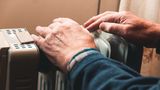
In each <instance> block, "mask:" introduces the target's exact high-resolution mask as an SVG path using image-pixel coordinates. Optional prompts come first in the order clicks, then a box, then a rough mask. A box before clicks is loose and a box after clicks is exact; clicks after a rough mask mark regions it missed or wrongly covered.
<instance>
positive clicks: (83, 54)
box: [67, 48, 98, 72]
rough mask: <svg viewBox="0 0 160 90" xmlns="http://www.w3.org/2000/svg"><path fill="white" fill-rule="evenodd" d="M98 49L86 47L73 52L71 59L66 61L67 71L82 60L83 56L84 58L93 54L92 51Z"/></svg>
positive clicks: (94, 51) (95, 51)
mask: <svg viewBox="0 0 160 90" xmlns="http://www.w3.org/2000/svg"><path fill="white" fill-rule="evenodd" d="M97 52H98V51H97V50H96V49H95V48H86V49H84V50H82V51H80V52H78V53H77V54H75V55H74V56H73V57H72V59H71V60H70V61H69V62H68V63H67V71H68V72H69V71H70V70H71V69H72V68H73V66H74V65H75V64H77V63H79V62H80V61H81V60H83V58H85V57H86V56H88V55H90V54H93V53H97Z"/></svg>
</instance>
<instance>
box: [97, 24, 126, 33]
mask: <svg viewBox="0 0 160 90" xmlns="http://www.w3.org/2000/svg"><path fill="white" fill-rule="evenodd" d="M127 27H128V25H122V24H118V23H110V22H102V23H101V24H100V25H99V28H100V29H101V30H103V31H105V32H109V33H112V34H116V35H119V36H124V35H126V32H127V30H126V28H127Z"/></svg>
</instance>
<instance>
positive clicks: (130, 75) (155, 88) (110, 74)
mask: <svg viewBox="0 0 160 90" xmlns="http://www.w3.org/2000/svg"><path fill="white" fill-rule="evenodd" d="M67 89H68V90H160V79H159V78H153V77H143V76H141V75H140V74H139V73H137V72H135V71H134V70H132V69H131V68H129V67H127V66H126V65H124V64H122V63H119V62H117V61H115V60H112V59H109V58H105V57H104V56H103V55H101V54H100V53H98V52H97V53H93V54H90V55H88V56H86V57H84V58H83V60H82V61H81V62H79V63H77V64H75V65H74V67H73V68H72V69H71V71H70V72H69V73H68V74H67Z"/></svg>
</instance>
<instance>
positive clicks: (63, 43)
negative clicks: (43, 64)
mask: <svg viewBox="0 0 160 90" xmlns="http://www.w3.org/2000/svg"><path fill="white" fill-rule="evenodd" d="M36 31H37V32H38V34H39V35H40V36H36V35H32V37H33V39H34V41H35V42H36V44H37V45H38V46H39V47H40V48H41V49H42V50H43V51H44V52H45V54H46V56H47V57H48V59H49V60H50V61H51V62H52V63H54V64H55V65H57V66H58V67H59V68H60V69H61V70H63V71H64V72H66V65H67V62H68V61H69V60H70V59H71V58H72V57H73V56H74V55H75V54H76V53H77V52H79V51H81V50H83V49H85V48H96V46H95V43H94V39H93V37H92V35H91V34H90V33H89V31H88V30H86V29H84V28H83V27H82V26H80V25H79V24H78V23H76V22H75V21H73V20H71V19H67V18H58V19H55V20H54V21H53V23H52V24H50V25H49V26H48V27H40V26H38V27H37V28H36Z"/></svg>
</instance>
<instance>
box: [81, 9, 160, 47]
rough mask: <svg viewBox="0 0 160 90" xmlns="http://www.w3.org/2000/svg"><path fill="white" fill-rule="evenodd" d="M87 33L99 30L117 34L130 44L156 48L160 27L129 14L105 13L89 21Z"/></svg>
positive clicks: (124, 12)
mask: <svg viewBox="0 0 160 90" xmlns="http://www.w3.org/2000/svg"><path fill="white" fill-rule="evenodd" d="M84 27H86V28H87V29H88V30H89V31H94V30H97V29H98V28H100V29H101V30H103V31H106V32H109V33H113V34H117V35H119V36H122V37H124V38H125V39H127V40H128V41H130V42H133V43H135V44H141V45H144V46H147V47H156V45H157V42H158V41H159V39H160V25H159V24H156V23H153V22H151V21H147V20H144V19H142V18H139V17H137V16H135V15H133V14H132V13H130V12H126V11H122V12H105V13H102V14H100V15H97V16H94V17H92V18H91V19H89V20H88V21H87V22H86V23H85V24H84Z"/></svg>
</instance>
